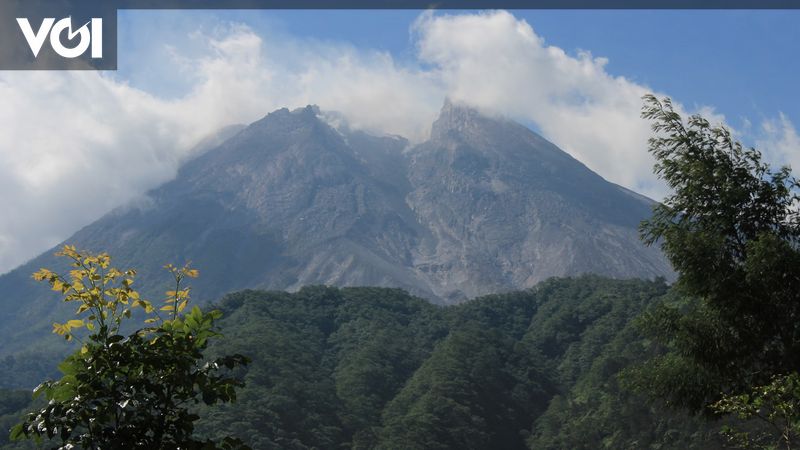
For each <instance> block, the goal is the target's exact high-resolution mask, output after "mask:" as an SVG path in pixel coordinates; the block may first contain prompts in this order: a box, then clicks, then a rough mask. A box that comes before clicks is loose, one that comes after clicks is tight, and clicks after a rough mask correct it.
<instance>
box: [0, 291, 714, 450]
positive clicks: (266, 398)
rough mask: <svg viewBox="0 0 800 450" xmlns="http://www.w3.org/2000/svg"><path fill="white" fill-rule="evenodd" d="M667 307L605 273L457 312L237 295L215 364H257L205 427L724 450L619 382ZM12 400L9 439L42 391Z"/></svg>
mask: <svg viewBox="0 0 800 450" xmlns="http://www.w3.org/2000/svg"><path fill="white" fill-rule="evenodd" d="M668 295H669V289H668V286H667V285H666V284H665V283H664V282H663V281H636V280H632V281H618V280H610V279H604V278H600V277H594V276H586V277H581V278H575V279H554V280H551V281H548V282H545V283H543V284H541V285H539V286H537V288H535V289H532V290H529V291H523V292H515V293H508V294H502V295H492V296H487V297H483V298H479V299H475V300H472V301H470V302H467V303H464V304H461V305H457V306H450V307H440V306H435V305H432V304H430V303H429V302H427V301H425V300H422V299H419V298H415V297H412V296H409V295H408V294H406V293H405V292H404V291H402V290H398V289H382V288H343V289H336V288H329V287H308V288H304V289H302V290H300V291H299V292H297V293H285V292H261V291H244V292H239V293H235V294H231V295H228V296H227V297H225V298H224V299H223V300H222V301H221V302H219V304H218V305H215V306H216V307H217V308H218V309H219V310H221V311H222V312H223V314H224V316H223V318H222V319H221V320H220V322H219V326H220V331H221V333H222V334H223V336H224V337H223V338H221V339H218V340H217V341H216V342H215V343H214V344H213V345H211V346H210V347H209V349H208V354H209V356H212V357H213V356H214V355H222V354H230V353H241V354H245V355H248V356H249V357H250V358H251V359H252V363H251V364H250V365H249V366H248V368H246V369H242V373H241V376H243V378H244V380H245V387H244V388H242V389H240V390H239V393H238V399H237V401H236V402H235V403H232V404H227V405H221V406H215V407H213V408H203V409H201V411H200V416H201V419H200V421H199V423H198V431H199V433H200V434H202V435H207V436H208V437H211V438H214V437H216V435H220V436H222V435H230V434H232V435H234V436H236V437H239V438H241V439H242V440H243V441H245V442H246V443H248V444H249V445H250V446H251V447H252V448H258V449H273V448H274V449H310V448H318V449H332V448H364V449H366V448H386V449H397V448H419V449H423V448H424V449H435V448H442V449H445V448H464V449H470V448H474V449H479V448H507V449H517V448H520V449H522V448H537V449H538V448H541V449H550V448H552V449H564V448H576V449H579V448H585V449H594V448H614V449H616V448H697V449H708V448H721V445H722V440H721V439H720V437H719V436H718V434H717V426H718V424H716V423H714V422H711V423H707V422H706V421H705V420H704V419H703V418H700V417H689V416H686V415H685V414H683V413H681V412H676V411H671V410H669V409H665V408H663V407H661V406H660V405H659V404H657V403H648V402H647V401H646V399H645V398H643V397H641V396H639V395H636V394H634V393H631V392H630V391H628V390H625V389H623V388H622V387H621V386H620V379H619V377H618V375H619V373H620V371H621V370H622V369H623V368H625V367H628V366H630V365H631V364H633V363H635V362H637V361H640V360H641V359H642V358H645V357H646V356H647V355H648V352H649V351H650V346H649V345H648V343H647V341H646V340H645V339H644V338H643V337H642V336H641V334H640V333H639V332H637V331H636V328H635V326H634V322H633V319H634V318H635V317H637V316H638V315H639V314H640V313H641V312H642V311H644V310H645V309H646V308H649V307H652V306H653V305H655V304H657V303H658V302H660V301H662V299H664V298H665V296H668ZM0 395H2V396H3V397H2V400H1V401H0V405H2V408H3V409H0V413H2V415H0V421H2V422H0V424H2V426H3V427H4V428H6V429H8V428H10V427H11V426H12V425H13V424H14V423H16V422H18V421H19V420H20V414H21V413H22V412H23V411H25V410H27V409H29V408H30V405H29V402H30V394H29V393H28V392H19V391H17V392H14V391H8V390H6V391H0ZM0 442H3V443H4V444H5V445H6V446H5V447H3V448H26V447H25V445H30V444H29V443H27V442H24V443H12V444H8V443H7V440H4V441H0ZM15 446H16V447H15Z"/></svg>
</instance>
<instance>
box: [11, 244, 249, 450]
mask: <svg viewBox="0 0 800 450" xmlns="http://www.w3.org/2000/svg"><path fill="white" fill-rule="evenodd" d="M57 255H59V256H64V257H66V258H68V259H69V260H70V261H71V265H72V270H70V272H69V275H68V276H62V275H59V274H57V273H54V272H51V271H49V270H47V269H41V270H40V271H38V272H36V273H35V274H34V279H36V280H39V281H45V282H47V283H49V284H50V287H51V288H52V289H53V290H54V291H57V292H60V293H61V294H62V295H63V296H64V301H65V302H67V303H73V304H75V305H77V311H76V315H77V316H78V318H76V319H71V320H68V321H67V322H65V323H55V324H53V331H54V333H57V334H59V335H62V336H64V338H65V339H66V340H68V341H71V340H73V339H77V340H80V343H81V344H82V345H81V348H80V350H79V351H77V352H75V353H74V354H72V355H70V356H69V357H68V358H67V359H66V360H65V361H64V362H63V363H61V364H60V365H59V370H60V371H61V372H62V374H63V376H62V378H61V379H60V380H57V381H46V382H44V383H42V384H41V385H40V386H39V387H37V388H36V389H35V390H34V394H35V395H41V394H44V395H45V396H46V398H47V400H48V403H47V405H46V406H44V407H43V408H41V409H39V410H38V411H36V412H32V413H30V414H28V415H27V417H26V418H25V420H24V421H23V422H22V423H20V424H18V425H17V426H15V427H14V428H13V429H12V431H11V438H12V439H22V438H34V439H36V440H37V442H39V443H42V442H43V439H47V440H48V445H52V446H54V448H56V447H57V448H72V446H78V447H80V448H84V449H99V448H140V449H175V448H186V449H200V448H202V449H214V448H234V447H236V446H239V445H240V441H238V440H237V439H234V438H230V437H224V438H222V439H221V443H220V444H219V445H218V444H216V443H215V442H213V441H210V440H200V439H197V438H195V437H194V422H195V421H197V419H198V418H199V416H197V414H195V413H194V412H193V411H192V409H191V408H193V407H194V405H195V404H196V403H198V402H200V401H202V402H203V403H205V404H207V405H211V404H215V403H218V402H222V403H226V402H231V401H234V400H235V399H236V393H235V388H236V387H241V386H242V385H243V383H242V382H241V380H240V379H238V378H237V377H235V376H233V374H232V373H231V370H233V369H236V368H238V367H240V366H243V365H245V364H246V363H247V358H245V357H243V356H241V355H239V354H234V355H230V356H221V357H218V358H216V359H214V360H210V361H205V358H204V356H203V351H204V350H205V349H206V347H207V345H208V341H209V339H213V338H214V337H217V336H219V334H218V332H217V331H215V321H216V320H217V319H219V318H220V317H221V312H219V311H211V312H203V311H202V310H200V308H198V307H196V306H195V307H193V308H192V309H191V311H190V312H188V313H184V310H186V308H187V306H188V303H189V293H190V288H189V287H182V285H181V284H182V281H183V280H184V279H185V278H187V277H190V278H194V277H196V276H197V275H198V272H197V270H195V269H191V268H189V267H188V266H184V267H182V268H177V267H173V266H172V265H168V266H166V268H167V269H168V270H169V271H170V273H171V274H172V277H173V280H174V283H175V287H174V289H173V290H170V291H168V292H167V298H166V300H165V302H164V303H165V304H164V305H163V306H161V307H160V308H159V309H158V310H156V307H154V306H153V305H152V303H150V302H149V301H147V300H144V299H142V298H140V297H139V293H138V292H137V291H136V290H135V289H134V288H133V283H134V279H135V276H136V272H135V271H134V270H126V271H120V270H118V269H116V268H114V267H111V266H110V263H111V258H110V257H109V256H108V255H107V254H98V255H93V254H83V253H79V252H78V251H77V250H76V249H75V248H74V247H71V246H65V247H64V248H63V250H62V251H61V252H59V253H58V254H57ZM135 310H140V311H141V313H143V314H144V315H145V317H146V319H145V321H144V322H145V323H146V324H147V325H146V326H145V327H144V328H141V329H139V330H137V331H135V332H134V333H132V334H130V335H127V336H126V335H123V334H121V331H120V329H121V327H122V326H123V324H124V322H125V321H126V320H127V319H130V318H131V317H132V316H133V314H134V311H135ZM162 314H163V315H162ZM83 329H85V330H86V331H87V332H88V333H89V334H88V335H84V336H83V337H81V335H80V334H78V330H83Z"/></svg>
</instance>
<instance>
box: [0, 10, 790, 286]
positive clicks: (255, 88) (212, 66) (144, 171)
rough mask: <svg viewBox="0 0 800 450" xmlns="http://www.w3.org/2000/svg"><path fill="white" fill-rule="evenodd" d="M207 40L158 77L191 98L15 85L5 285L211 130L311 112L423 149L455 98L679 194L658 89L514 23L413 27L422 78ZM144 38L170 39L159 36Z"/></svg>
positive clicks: (5, 147)
mask: <svg viewBox="0 0 800 450" xmlns="http://www.w3.org/2000/svg"><path fill="white" fill-rule="evenodd" d="M201 31H202V32H201ZM201 31H192V30H189V29H187V30H186V33H187V34H191V40H192V46H193V48H192V49H191V51H189V50H188V49H181V48H175V47H174V46H172V47H171V46H167V45H164V46H163V48H162V50H163V51H162V54H163V55H171V57H172V58H173V59H172V60H171V61H169V62H167V64H170V66H167V67H169V68H170V69H171V70H170V69H166V70H165V68H164V67H163V64H165V62H164V61H160V62H159V63H160V64H161V65H162V66H161V67H160V68H158V69H157V70H156V71H155V73H157V74H158V76H161V75H168V76H171V77H173V78H178V79H179V81H180V80H183V81H182V82H183V83H185V84H188V85H190V86H191V87H190V88H189V89H187V90H186V91H185V92H187V93H186V94H185V95H181V96H178V97H177V98H167V97H159V96H157V95H154V94H150V93H147V92H144V91H142V90H139V89H136V88H133V87H131V86H129V85H128V84H126V83H125V82H124V81H121V80H117V79H115V78H114V76H112V75H103V74H100V73H97V72H68V73H67V72H60V73H57V72H38V73H13V72H5V73H2V72H0V98H2V99H3V102H2V103H0V121H2V123H3V127H4V133H2V134H0V196H1V197H2V199H3V206H4V208H3V210H4V214H2V215H0V273H2V272H3V271H5V270H8V269H11V268H12V267H14V266H15V265H17V264H19V263H21V262H24V260H26V259H28V258H30V257H32V256H35V255H36V254H38V253H40V252H42V251H44V250H46V249H47V248H49V247H50V246H52V245H54V244H55V243H57V242H59V241H61V240H63V239H65V238H67V237H68V236H69V234H71V233H72V232H74V231H75V230H77V229H78V228H80V227H81V226H83V225H85V224H87V223H89V222H91V221H92V220H94V219H96V218H98V217H99V216H101V215H102V214H103V213H105V212H107V211H108V210H110V209H111V208H113V207H115V206H119V205H121V204H124V203H125V202H128V201H130V200H132V199H134V198H137V197H139V196H141V194H142V193H144V192H146V191H147V190H148V189H150V188H153V187H155V186H157V185H159V184H160V183H163V182H164V181H167V180H169V179H170V178H171V177H173V176H174V174H175V173H176V170H177V167H178V166H179V164H180V163H181V162H182V161H184V160H185V159H186V158H188V157H190V155H191V149H192V147H193V146H194V145H195V143H197V142H198V141H199V140H200V139H202V138H203V137H204V136H206V135H207V134H208V133H211V132H213V131H215V130H217V129H219V128H221V127H223V126H225V125H228V124H232V123H249V122H251V121H253V120H256V119H258V118H259V117H261V116H263V115H264V114H266V113H267V112H270V111H272V110H274V109H277V108H280V107H290V108H293V107H299V106H303V105H306V104H309V103H315V104H318V105H320V107H321V108H322V109H324V110H337V111H340V112H342V113H343V114H344V115H345V116H346V117H348V120H349V121H350V123H351V125H353V126H356V127H360V128H365V129H369V130H374V131H382V132H386V133H392V134H400V135H404V136H407V137H409V138H411V139H415V140H420V139H423V138H424V137H425V136H426V134H427V133H428V131H429V127H430V124H431V122H432V121H433V120H434V118H435V117H436V115H437V113H438V110H439V108H440V107H441V104H442V101H443V99H444V97H445V96H450V97H452V98H453V99H455V100H462V101H465V102H467V103H470V104H473V105H475V106H478V107H480V108H484V109H487V110H490V111H493V112H499V113H502V114H505V115H508V116H510V117H512V118H516V119H522V120H525V121H530V122H532V123H534V124H536V125H537V126H538V127H539V129H540V130H541V131H542V133H543V134H544V135H545V137H546V138H548V139H550V140H551V141H553V142H554V143H556V144H557V145H559V146H560V147H562V148H563V149H564V150H566V151H568V152H570V153H571V154H572V155H573V156H575V157H576V158H578V159H579V160H581V161H583V162H584V163H585V164H587V165H588V166H589V167H590V168H592V169H593V170H595V171H597V172H598V173H600V174H601V175H603V176H604V177H606V178H607V179H609V180H611V181H614V182H616V183H619V184H622V185H624V186H626V187H629V188H632V189H634V190H637V191H639V192H642V193H644V194H646V195H650V196H660V195H661V194H663V193H664V188H663V185H662V184H660V183H659V182H658V181H657V180H656V179H655V177H654V176H653V175H652V174H651V167H652V160H651V158H650V156H649V155H648V153H647V151H646V148H647V143H646V141H647V138H648V137H649V136H650V129H649V125H648V124H647V123H646V122H644V121H643V120H641V119H640V118H639V110H640V107H641V99H640V97H641V96H642V95H643V94H645V93H647V92H650V91H651V89H649V88H648V87H646V86H642V85H640V84H637V83H634V82H632V81H630V80H627V79H625V78H624V77H619V76H613V75H611V74H609V73H608V72H607V71H606V69H605V64H606V60H605V59H603V58H597V57H593V56H592V55H591V54H590V53H588V52H582V53H580V54H579V55H577V56H570V55H568V54H567V53H565V52H564V51H563V50H561V49H559V48H556V47H552V46H548V45H546V44H545V42H544V40H543V39H542V38H541V37H540V36H538V35H537V34H536V33H535V31H534V30H533V28H532V27H531V26H530V25H529V24H528V23H526V22H525V21H522V20H517V19H516V18H515V17H514V16H512V15H511V14H509V13H506V12H489V13H480V14H466V15H440V14H433V13H424V14H422V15H421V16H420V17H419V18H418V20H417V21H416V22H415V23H414V24H413V25H412V27H411V33H412V37H413V39H414V42H415V44H416V45H417V51H418V61H416V62H413V63H412V64H411V65H408V64H405V65H404V64H400V63H398V62H397V61H395V60H394V59H393V58H392V56H391V55H390V54H388V53H385V52H380V51H375V50H372V49H359V48H355V47H353V46H351V45H348V44H345V43H330V42H320V41H314V40H306V39H301V38H295V37H291V36H285V35H276V36H268V35H265V34H259V33H256V32H255V31H253V30H252V29H250V28H248V27H246V26H243V25H236V24H230V23H224V22H220V23H217V24H216V25H215V27H214V28H213V29H212V30H208V29H204V30H201ZM169 33H171V36H174V35H175V30H174V29H172V30H169ZM144 37H149V38H150V39H153V40H154V41H158V35H157V33H149V34H148V36H141V38H144ZM194 47H197V48H194ZM187 55H188V56H187ZM120 57H121V58H124V57H125V55H121V56H120ZM151 62H153V61H151ZM142 70H148V69H147V68H143V69H142ZM174 81H175V80H165V84H167V85H169V84H170V83H173V84H174ZM680 110H681V111H683V109H682V108H681V109H680ZM703 111H704V112H705V113H710V114H713V110H707V109H705V110H703ZM717 119H719V120H722V119H724V118H722V117H717ZM785 122H786V123H779V124H776V125H775V126H778V125H780V126H781V127H782V128H781V129H782V130H791V133H789V132H788V131H787V132H786V133H784V135H783V136H784V137H785V138H786V139H784V141H785V144H781V145H784V146H785V148H786V149H789V150H785V153H786V154H787V155H789V154H791V153H790V152H791V151H792V150H791V148H792V146H793V145H795V144H796V143H797V142H796V139H797V134H796V133H794V128H790V126H791V124H788V121H785ZM787 124H788V125H787ZM792 133H794V134H792ZM792 136H793V138H792ZM791 139H795V141H792V140H791ZM776 142H783V141H780V140H778V141H776ZM781 148H784V147H781ZM795 148H796V147H795Z"/></svg>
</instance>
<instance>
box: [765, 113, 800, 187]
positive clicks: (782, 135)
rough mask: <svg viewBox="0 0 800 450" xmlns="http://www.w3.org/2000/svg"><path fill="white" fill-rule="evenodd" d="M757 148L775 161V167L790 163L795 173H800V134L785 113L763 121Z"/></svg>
mask: <svg viewBox="0 0 800 450" xmlns="http://www.w3.org/2000/svg"><path fill="white" fill-rule="evenodd" d="M756 148H758V149H759V150H761V151H762V152H765V153H766V154H768V155H769V158H768V159H769V160H770V161H774V162H775V164H774V166H773V169H774V168H777V167H776V166H778V165H789V166H791V167H792V168H793V169H794V170H793V172H794V173H795V174H798V175H800V136H798V134H797V129H796V128H795V127H794V125H793V124H792V122H791V121H789V118H787V117H786V116H785V115H784V114H782V113H780V114H779V115H778V117H777V118H774V119H765V120H764V121H763V122H762V123H761V137H760V138H759V139H758V140H757V141H756Z"/></svg>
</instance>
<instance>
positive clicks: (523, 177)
mask: <svg viewBox="0 0 800 450" xmlns="http://www.w3.org/2000/svg"><path fill="white" fill-rule="evenodd" d="M325 117H326V116H325V114H323V113H321V112H320V111H319V110H318V109H317V108H315V107H312V106H309V107H306V108H302V109H298V110H295V111H289V110H287V109H281V110H278V111H275V112H273V113H270V114H269V115H267V116H266V117H264V118H262V119H261V120H259V121H257V122H254V123H252V124H251V125H249V126H248V127H246V128H244V129H242V130H241V131H238V132H236V133H235V134H234V135H233V136H232V137H230V138H228V139H227V140H225V141H224V142H222V143H221V144H219V145H216V146H212V147H213V148H211V149H210V150H208V151H207V152H205V153H204V154H203V155H202V156H200V157H198V158H196V159H194V160H192V161H190V162H189V163H187V164H186V165H185V166H184V167H182V168H181V170H180V172H179V173H178V176H177V177H176V179H175V180H173V181H171V182H169V183H167V184H165V185H163V186H161V187H160V188H158V189H155V190H154V191H151V192H150V193H148V197H147V198H148V200H147V201H146V202H139V203H137V204H136V205H130V206H127V207H125V208H120V209H118V210H116V211H113V212H111V213H109V214H108V215H106V216H105V217H103V218H102V219H100V220H98V221H97V222H94V223H92V224H90V225H88V226H86V227H85V228H84V229H82V230H80V231H79V232H77V233H76V234H75V235H74V236H72V237H70V238H69V239H67V241H66V242H68V243H71V244H75V245H77V246H78V247H79V248H86V249H89V250H93V251H107V252H109V253H111V254H112V255H113V256H114V257H115V263H116V264H117V265H119V266H125V267H135V268H137V269H139V272H140V274H141V275H142V276H141V277H140V281H139V283H141V284H140V288H141V289H142V290H143V291H144V292H148V293H150V294H151V295H152V296H153V297H155V298H156V299H157V298H158V296H159V295H160V292H161V291H162V290H163V289H161V287H163V286H165V283H166V280H167V275H166V274H165V273H164V272H163V271H162V270H161V269H160V267H161V265H163V264H165V263H168V262H175V263H182V262H183V261H185V260H192V261H193V263H194V266H195V267H197V268H199V269H200V270H201V273H202V276H201V277H200V278H199V279H198V280H197V282H196V283H194V295H195V298H199V299H201V300H213V299H217V298H219V297H220V296H221V295H222V294H224V293H226V292H230V291H234V290H240V289H244V288H265V289H289V290H294V289H297V288H299V287H301V286H304V285H308V284H329V285H336V286H353V285H374V286H391V287H400V288H404V289H407V290H409V291H410V292H412V293H414V294H416V295H419V296H422V297H425V298H428V299H430V300H432V301H434V302H444V303H453V302H458V301H461V300H464V299H467V298H470V297H474V296H478V295H482V294H487V293H494V292H500V291H508V290H513V289H523V288H527V287H530V286H533V285H534V284H536V283H537V282H539V281H541V280H543V279H545V278H548V277H551V276H565V275H576V274H581V273H589V272H591V273H596V274H600V275H607V276H611V277H616V278H632V277H639V278H653V277H656V276H666V277H668V278H669V277H671V275H672V271H671V269H670V267H669V264H668V263H667V262H666V260H665V259H664V258H663V256H662V255H661V254H660V252H659V251H658V250H657V249H653V248H646V247H644V246H643V245H642V244H641V243H640V242H639V239H638V235H637V231H636V228H637V225H638V223H639V221H641V220H642V219H644V218H645V217H647V216H648V215H649V214H650V206H651V203H652V202H651V201H650V200H648V199H646V198H644V197H642V196H639V195H638V194H635V193H632V192H630V191H628V190H626V189H624V188H621V187H620V186H617V185H614V184H612V183H609V182H607V181H605V180H604V179H603V178H601V177H600V176H598V175H597V174H595V173H593V172H592V171H590V170H589V169H588V168H586V167H585V166H584V165H583V164H581V163H580V162H578V161H576V160H575V159H573V158H572V157H570V156H569V155H568V154H566V153H565V152H563V151H561V150H560V149H558V148H557V147H556V146H554V145H553V144H551V143H550V142H548V141H546V140H545V139H543V138H542V137H540V136H538V135H536V134H535V133H533V132H532V131H530V130H528V129H527V128H525V127H523V126H521V125H519V124H517V123H514V122H512V121H509V120H506V119H502V118H494V117H488V116H486V115H482V114H481V113H479V112H477V111H475V110H473V109H470V108H468V107H464V106H458V105H453V104H451V103H449V102H447V103H446V104H445V106H444V107H443V109H442V111H441V115H440V117H439V118H438V120H437V121H436V122H435V123H434V124H433V127H432V131H431V137H430V139H429V140H428V141H426V142H424V143H422V144H420V145H415V146H410V145H409V143H408V142H407V141H406V140H405V139H403V138H400V137H393V136H372V135H369V134H366V133H364V132H360V131H353V130H349V129H347V128H346V127H339V128H334V127H332V126H331V125H329V124H328V122H327V121H326V120H324V118H325ZM98 188H102V187H98ZM39 267H49V268H52V267H55V268H58V267H59V266H58V263H57V262H56V261H55V260H54V258H53V257H52V252H47V253H46V254H44V255H42V256H40V257H38V258H36V259H34V260H33V261H31V262H29V263H28V264H25V265H23V266H21V267H19V268H17V269H15V270H14V271H12V272H10V273H8V274H5V275H3V276H1V277H0V307H2V308H3V309H2V310H3V311H4V320H3V321H2V322H1V323H0V337H2V338H4V339H5V342H6V343H7V344H9V345H7V346H4V347H6V348H4V349H2V350H0V354H3V353H9V352H10V350H11V348H12V344H13V343H15V342H23V341H26V340H28V339H30V338H31V337H32V336H34V335H41V333H42V332H43V331H45V330H47V329H49V326H50V323H52V318H53V317H54V316H58V315H60V316H61V317H63V312H62V311H63V309H62V310H59V309H58V308H57V307H56V305H57V303H56V302H55V297H54V296H53V294H52V293H49V292H48V291H47V289H46V288H45V287H44V286H37V285H34V283H33V282H32V281H31V280H30V274H31V273H32V272H33V271H34V270H36V269H38V268H39Z"/></svg>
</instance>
